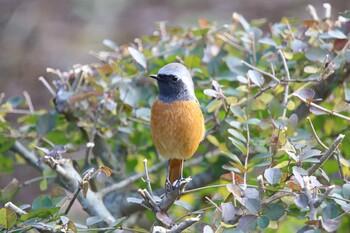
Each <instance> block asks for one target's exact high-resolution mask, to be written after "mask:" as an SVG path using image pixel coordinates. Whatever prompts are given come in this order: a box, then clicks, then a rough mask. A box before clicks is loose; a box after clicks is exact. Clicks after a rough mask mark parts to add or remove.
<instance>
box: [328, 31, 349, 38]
mask: <svg viewBox="0 0 350 233" xmlns="http://www.w3.org/2000/svg"><path fill="white" fill-rule="evenodd" d="M328 34H329V36H330V37H332V38H337V39H346V35H345V34H344V33H343V32H342V31H339V30H333V31H329V32H328Z"/></svg>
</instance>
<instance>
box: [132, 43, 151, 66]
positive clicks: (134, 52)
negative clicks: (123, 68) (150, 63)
mask: <svg viewBox="0 0 350 233" xmlns="http://www.w3.org/2000/svg"><path fill="white" fill-rule="evenodd" d="M128 51H129V53H130V55H131V56H132V58H134V59H135V61H136V62H137V63H138V64H139V65H141V66H142V67H143V68H144V69H146V68H147V62H146V57H145V55H143V54H142V53H141V52H139V51H138V50H136V49H134V48H133V47H128Z"/></svg>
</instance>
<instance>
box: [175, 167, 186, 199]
mask: <svg viewBox="0 0 350 233" xmlns="http://www.w3.org/2000/svg"><path fill="white" fill-rule="evenodd" d="M183 170H184V161H182V163H181V173H180V177H179V179H178V180H177V181H176V183H175V185H173V186H172V188H173V190H174V189H178V190H179V194H181V192H182V191H183V190H182V189H181V187H182V185H183V183H185V182H186V179H184V178H183Z"/></svg>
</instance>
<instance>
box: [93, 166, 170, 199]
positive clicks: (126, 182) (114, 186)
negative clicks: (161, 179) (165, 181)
mask: <svg viewBox="0 0 350 233" xmlns="http://www.w3.org/2000/svg"><path fill="white" fill-rule="evenodd" d="M167 163H168V161H166V160H163V161H161V162H159V163H157V164H156V165H153V166H152V167H150V168H149V169H148V172H155V171H158V170H159V169H160V168H161V167H164V166H165V165H166V164H167ZM143 176H145V172H142V173H137V174H135V175H133V176H130V177H128V178H127V179H125V180H122V181H120V182H118V183H115V184H112V185H111V186H108V187H106V188H104V189H101V190H100V191H99V195H100V196H101V197H103V196H105V195H107V194H108V193H111V192H114V191H116V190H120V189H123V188H125V187H127V186H129V185H130V184H132V183H133V182H134V181H136V180H138V179H140V178H142V177H143Z"/></svg>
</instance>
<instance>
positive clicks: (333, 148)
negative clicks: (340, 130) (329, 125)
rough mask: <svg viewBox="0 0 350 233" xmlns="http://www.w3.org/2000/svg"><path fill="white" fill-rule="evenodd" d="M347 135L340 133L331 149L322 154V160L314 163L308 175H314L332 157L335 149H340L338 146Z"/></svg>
mask: <svg viewBox="0 0 350 233" xmlns="http://www.w3.org/2000/svg"><path fill="white" fill-rule="evenodd" d="M344 137H345V135H343V134H339V136H338V137H337V138H336V139H335V140H334V142H333V144H332V145H331V146H330V147H329V149H328V150H327V151H326V152H325V153H324V154H323V155H322V157H321V158H320V162H318V163H314V164H313V165H312V166H311V167H310V168H309V169H308V170H307V173H308V176H311V175H313V174H314V173H315V172H316V170H317V169H318V168H320V167H321V166H322V165H323V164H324V163H325V162H326V161H327V160H328V159H329V157H331V155H332V154H333V153H334V151H335V150H337V149H338V146H339V145H340V143H341V142H342V141H343V139H344Z"/></svg>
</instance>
